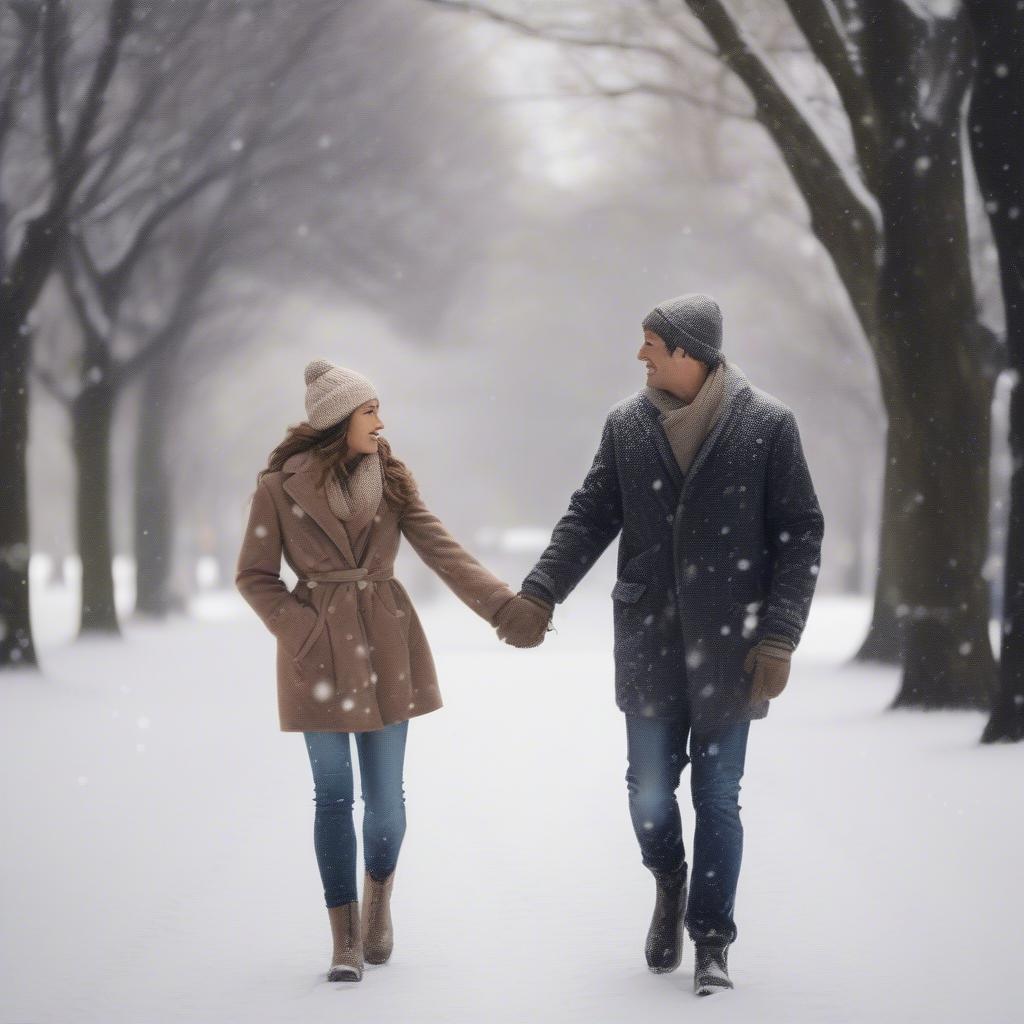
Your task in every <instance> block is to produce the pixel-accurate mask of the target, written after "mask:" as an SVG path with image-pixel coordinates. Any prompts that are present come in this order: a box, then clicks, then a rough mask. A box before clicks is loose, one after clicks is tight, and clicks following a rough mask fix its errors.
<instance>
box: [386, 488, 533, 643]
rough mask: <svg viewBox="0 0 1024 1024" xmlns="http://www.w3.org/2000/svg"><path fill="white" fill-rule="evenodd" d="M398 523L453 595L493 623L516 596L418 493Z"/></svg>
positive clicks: (407, 538) (421, 556) (417, 551)
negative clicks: (445, 524)
mask: <svg viewBox="0 0 1024 1024" xmlns="http://www.w3.org/2000/svg"><path fill="white" fill-rule="evenodd" d="M399 526H400V528H401V531H402V534H403V536H404V537H405V538H406V540H408V541H409V543H410V544H411V545H412V546H413V548H414V549H415V551H416V553H417V554H418V555H419V556H420V558H422V559H423V561H424V562H425V563H426V564H427V565H428V566H430V568H431V569H433V570H434V572H436V573H437V575H438V576H440V577H441V579H442V580H444V582H445V583H446V584H447V585H448V587H449V588H450V589H451V590H452V592H453V593H454V594H455V596H456V597H458V598H459V599H460V600H461V601H463V602H464V603H465V604H467V605H468V606H469V607H470V608H472V609H473V611H475V612H476V613H477V615H479V616H480V617H481V618H484V619H486V620H487V621H488V622H489V623H490V624H491V625H492V626H493V625H494V624H495V616H496V615H497V612H498V609H499V608H501V606H502V605H503V604H505V603H506V602H507V601H509V600H510V599H511V598H513V597H514V596H515V594H513V592H512V590H511V589H510V587H509V586H508V584H507V583H503V582H502V581H501V580H499V579H498V577H497V576H495V575H494V574H493V573H491V572H490V571H489V570H487V569H486V568H484V566H482V565H481V564H480V563H479V562H478V561H477V560H476V559H475V558H474V557H473V556H472V555H471V554H470V553H469V552H468V551H467V550H466V549H465V548H464V547H462V545H461V544H459V542H458V541H457V540H456V539H455V538H454V537H453V536H452V535H451V534H450V533H449V532H448V531H447V530H446V529H445V527H444V524H443V523H442V522H441V520H440V519H438V517H437V516H436V515H434V513H433V512H431V511H430V510H429V509H428V508H427V507H426V505H424V504H423V501H422V499H421V498H420V496H419V495H418V494H417V495H416V497H415V498H414V499H413V500H412V501H411V502H410V504H409V505H408V506H407V507H406V508H405V510H404V511H403V512H402V516H401V519H400V520H399Z"/></svg>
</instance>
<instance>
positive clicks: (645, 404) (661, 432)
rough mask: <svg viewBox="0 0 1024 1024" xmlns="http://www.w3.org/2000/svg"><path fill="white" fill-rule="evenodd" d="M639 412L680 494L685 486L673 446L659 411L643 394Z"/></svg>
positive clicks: (675, 489)
mask: <svg viewBox="0 0 1024 1024" xmlns="http://www.w3.org/2000/svg"><path fill="white" fill-rule="evenodd" d="M638 411H639V413H640V422H641V424H643V428H644V431H645V432H646V434H647V436H648V438H649V439H650V441H651V444H653V445H654V450H655V451H656V452H657V453H658V458H659V459H661V462H662V465H663V466H664V467H665V471H666V472H667V473H668V475H669V478H670V479H671V480H672V486H673V488H674V491H675V493H676V494H678V493H679V491H680V490H681V489H682V486H683V474H682V473H681V472H680V470H679V463H678V462H676V457H675V454H674V453H673V451H672V446H671V445H670V444H669V441H668V436H667V435H666V434H665V428H664V427H663V426H662V425H661V420H660V418H659V416H660V414H659V412H658V409H657V408H656V407H655V405H654V403H653V402H652V401H651V400H650V399H649V398H648V397H647V396H646V395H645V394H643V393H642V392H641V394H640V405H639V407H638Z"/></svg>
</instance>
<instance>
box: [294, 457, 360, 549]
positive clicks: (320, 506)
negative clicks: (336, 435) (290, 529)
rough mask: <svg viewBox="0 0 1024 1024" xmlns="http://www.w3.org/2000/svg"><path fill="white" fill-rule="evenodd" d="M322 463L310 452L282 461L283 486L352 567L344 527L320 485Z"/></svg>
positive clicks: (350, 544) (347, 538) (349, 544)
mask: <svg viewBox="0 0 1024 1024" xmlns="http://www.w3.org/2000/svg"><path fill="white" fill-rule="evenodd" d="M321 467H322V464H321V462H320V460H319V459H317V458H316V457H315V456H314V455H313V454H312V452H309V451H304V452H296V453H295V454H294V455H291V456H289V457H288V458H287V459H285V462H284V465H283V466H282V467H281V470H282V472H283V473H284V480H283V482H282V485H281V486H282V487H283V488H284V490H285V492H286V493H287V494H288V495H289V496H290V497H291V498H293V499H294V501H295V504H296V505H298V507H299V508H300V509H302V511H303V512H304V513H305V514H306V515H308V516H310V517H311V518H312V519H313V520H314V522H316V524H317V525H318V526H319V527H320V528H321V529H322V530H323V531H324V533H326V534H327V536H328V537H330V538H331V540H332V541H333V542H334V544H335V546H336V547H337V548H338V550H339V551H340V552H341V554H342V557H343V558H344V559H345V561H346V562H347V563H348V565H349V566H351V567H352V568H356V558H355V554H354V553H353V551H352V543H351V541H350V540H349V536H348V530H346V529H345V524H344V523H343V522H342V521H341V520H340V519H339V518H338V517H337V516H336V515H335V514H334V513H333V512H332V511H331V506H330V505H328V504H327V493H326V492H325V491H324V489H323V488H322V487H320V486H319V476H320V469H321Z"/></svg>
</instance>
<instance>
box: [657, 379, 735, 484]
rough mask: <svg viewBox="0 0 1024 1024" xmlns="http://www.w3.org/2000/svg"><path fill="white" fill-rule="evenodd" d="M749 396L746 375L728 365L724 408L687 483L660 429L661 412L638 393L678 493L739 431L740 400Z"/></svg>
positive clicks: (701, 450) (699, 452) (663, 429)
mask: <svg viewBox="0 0 1024 1024" xmlns="http://www.w3.org/2000/svg"><path fill="white" fill-rule="evenodd" d="M749 392H750V382H749V381H748V380H747V378H746V375H745V374H744V373H743V371H742V370H741V369H740V368H739V367H738V366H737V365H736V364H735V363H727V364H726V367H725V396H724V397H723V399H722V404H723V406H724V407H723V409H722V413H721V415H720V416H719V417H718V419H717V420H716V421H715V425H714V426H713V427H712V428H711V432H710V433H709V434H708V436H707V437H706V438H704V441H703V443H702V444H701V446H700V448H699V449H698V450H697V454H696V455H695V456H694V457H693V463H692V464H691V465H690V471H689V472H688V473H687V474H686V477H685V479H684V477H683V475H682V472H681V471H680V469H679V463H678V462H676V457H675V455H674V454H673V453H672V446H671V445H670V444H669V440H668V437H667V435H666V434H665V428H664V427H662V425H661V420H660V416H661V411H660V410H659V409H658V408H657V406H655V404H654V403H653V402H652V401H651V400H650V399H649V398H648V397H647V395H645V394H644V392H643V391H641V392H639V395H640V405H639V408H640V411H641V412H642V414H643V415H642V416H641V419H642V420H643V422H644V428H645V429H646V431H647V434H648V436H649V437H650V438H651V441H652V442H653V444H654V447H655V449H656V450H657V452H658V456H659V458H660V459H661V461H662V462H663V463H664V465H665V468H666V469H667V470H668V472H669V475H670V476H671V478H672V482H673V483H674V484H675V486H676V488H677V489H678V490H680V491H682V490H685V489H686V488H687V487H689V486H690V484H691V482H692V481H693V479H694V477H695V476H696V475H697V471H698V470H699V469H700V468H701V466H703V465H704V463H705V462H706V461H707V458H708V456H709V455H710V453H711V452H712V450H713V449H714V448H715V447H716V446H718V445H720V444H722V443H724V441H725V440H726V438H728V437H729V435H730V434H732V432H733V431H734V430H735V429H736V423H737V422H738V420H739V414H740V410H741V407H742V405H743V402H742V401H740V399H741V398H742V397H743V396H744V393H749Z"/></svg>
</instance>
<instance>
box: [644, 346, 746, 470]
mask: <svg viewBox="0 0 1024 1024" xmlns="http://www.w3.org/2000/svg"><path fill="white" fill-rule="evenodd" d="M725 375H726V374H725V363H719V364H718V365H717V366H716V367H715V368H714V369H713V370H712V371H711V372H710V373H709V374H708V376H707V379H706V380H705V381H704V384H703V385H702V387H701V389H700V391H698V392H697V395H696V397H695V398H694V399H693V401H692V402H690V403H689V404H687V403H686V402H684V401H683V400H682V399H681V398H676V396H675V395H673V394H671V393H669V392H668V391H662V390H661V388H652V387H651V386H650V385H647V388H646V390H645V394H646V395H647V397H648V398H649V399H650V400H651V402H652V403H653V404H654V406H655V407H656V408H657V409H658V410H659V412H660V413H661V417H660V419H661V425H662V426H663V427H664V428H665V435H666V436H667V437H668V442H669V444H670V445H671V446H672V454H673V455H675V457H676V462H677V463H678V464H679V469H680V471H681V472H682V474H683V476H686V474H687V473H688V472H689V471H690V465H691V463H692V462H693V459H694V456H695V455H696V454H697V452H698V451H699V450H700V446H701V445H702V444H703V443H704V438H705V437H707V435H708V432H709V431H710V430H711V428H712V427H713V426H714V424H715V421H716V420H717V419H718V417H719V415H720V414H721V412H722V409H723V408H724V405H725V402H724V399H725Z"/></svg>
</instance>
